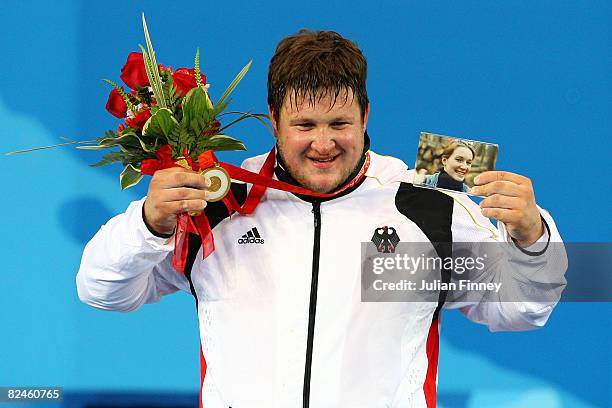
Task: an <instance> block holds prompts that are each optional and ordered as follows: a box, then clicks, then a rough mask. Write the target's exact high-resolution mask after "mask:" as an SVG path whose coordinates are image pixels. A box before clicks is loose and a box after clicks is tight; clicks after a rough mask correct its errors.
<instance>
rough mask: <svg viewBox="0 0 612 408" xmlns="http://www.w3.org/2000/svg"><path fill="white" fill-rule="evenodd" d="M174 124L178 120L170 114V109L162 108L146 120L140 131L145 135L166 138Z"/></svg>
mask: <svg viewBox="0 0 612 408" xmlns="http://www.w3.org/2000/svg"><path fill="white" fill-rule="evenodd" d="M176 126H178V122H177V120H176V119H174V117H173V116H172V112H171V111H170V109H167V108H162V109H159V110H158V111H157V112H155V114H154V115H153V116H151V117H150V118H149V120H147V122H146V123H145V125H144V127H143V128H142V133H143V135H145V136H159V137H164V138H166V139H167V138H168V136H169V135H170V134H171V133H172V131H173V130H174V128H175V127H176ZM143 148H144V146H143ZM145 150H146V149H145Z"/></svg>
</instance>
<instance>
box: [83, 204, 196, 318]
mask: <svg viewBox="0 0 612 408" xmlns="http://www.w3.org/2000/svg"><path fill="white" fill-rule="evenodd" d="M143 204H144V198H143V199H142V200H139V201H135V202H133V203H131V204H130V206H129V207H128V209H127V211H126V212H125V213H123V214H120V215H117V216H116V217H114V218H112V219H110V220H109V221H108V222H107V223H106V224H105V225H103V226H102V227H101V228H100V230H99V231H98V232H97V233H96V235H95V236H94V237H93V238H92V239H91V241H89V242H88V243H87V245H86V246H85V250H84V252H83V257H82V259H81V266H80V268H79V271H78V273H77V277H76V284H77V292H78V295H79V299H81V301H83V302H84V303H87V304H88V305H91V306H93V307H96V308H99V309H104V310H117V311H132V310H135V309H137V308H138V307H139V306H140V305H142V304H144V303H153V302H157V301H158V300H159V299H160V298H161V296H163V295H166V294H169V293H173V292H176V291H177V290H183V291H186V292H189V291H190V287H189V282H188V280H187V278H186V277H185V276H184V275H183V274H180V273H178V272H176V271H175V270H174V269H173V268H172V265H171V263H172V251H173V249H174V239H165V238H159V237H156V236H154V235H153V234H151V232H149V230H148V229H147V227H146V225H145V224H144V220H143V218H142V206H143Z"/></svg>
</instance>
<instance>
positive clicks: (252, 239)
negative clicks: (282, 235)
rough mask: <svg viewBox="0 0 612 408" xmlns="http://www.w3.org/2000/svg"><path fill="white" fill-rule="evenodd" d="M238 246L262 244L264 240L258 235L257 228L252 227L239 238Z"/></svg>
mask: <svg viewBox="0 0 612 408" xmlns="http://www.w3.org/2000/svg"><path fill="white" fill-rule="evenodd" d="M238 243H239V244H263V243H264V240H263V238H262V237H261V235H259V231H257V227H253V228H251V229H250V230H249V232H247V233H246V234H244V235H243V236H242V237H241V238H238Z"/></svg>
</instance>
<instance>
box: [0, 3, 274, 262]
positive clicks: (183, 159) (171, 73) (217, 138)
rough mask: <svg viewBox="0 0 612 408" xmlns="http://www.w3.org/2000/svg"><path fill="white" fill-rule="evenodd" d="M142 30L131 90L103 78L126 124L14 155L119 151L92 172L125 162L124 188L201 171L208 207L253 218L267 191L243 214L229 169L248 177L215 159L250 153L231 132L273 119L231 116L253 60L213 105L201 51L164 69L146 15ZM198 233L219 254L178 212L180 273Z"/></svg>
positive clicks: (127, 72) (207, 232)
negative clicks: (158, 175)
mask: <svg viewBox="0 0 612 408" xmlns="http://www.w3.org/2000/svg"><path fill="white" fill-rule="evenodd" d="M142 24H143V29H144V35H145V40H146V48H145V47H144V46H142V45H140V50H141V52H132V53H131V54H130V55H129V56H128V59H127V62H126V63H125V65H124V66H123V68H122V69H121V80H122V81H123V82H124V83H125V85H127V87H128V90H127V91H126V90H125V89H124V88H123V87H122V86H120V85H118V84H117V83H115V82H113V81H111V80H108V79H105V80H104V81H105V82H107V83H108V84H110V85H112V87H113V89H112V90H111V92H110V95H109V97H108V101H107V103H106V109H107V110H108V111H109V112H110V113H111V114H113V115H114V116H116V117H118V118H120V119H123V120H124V121H125V123H121V124H119V127H118V128H117V130H109V131H107V132H106V133H105V134H104V136H102V137H99V138H97V139H95V140H88V141H73V140H71V141H68V142H67V143H61V144H58V145H54V146H46V147H38V148H34V149H28V150H23V151H19V152H12V153H9V154H14V153H25V152H30V151H33V150H41V149H48V148H53V147H58V146H64V145H72V144H78V145H79V146H77V148H79V149H111V148H118V150H115V151H113V152H110V153H108V154H106V155H105V156H104V157H103V158H102V160H100V161H99V162H98V163H96V164H94V165H93V166H102V165H105V164H109V163H116V162H120V163H122V164H123V166H124V169H123V171H122V172H121V175H120V184H121V189H126V188H129V187H132V186H134V185H136V184H137V183H138V182H139V181H140V180H141V179H142V177H143V175H145V174H148V175H153V174H154V173H155V171H157V170H160V169H165V168H169V167H176V166H181V167H185V168H188V169H191V170H194V171H198V172H200V174H202V175H204V176H205V177H207V178H208V179H209V180H210V182H211V184H210V187H209V193H210V195H209V196H208V198H207V201H220V200H223V202H224V204H225V206H226V207H227V209H228V211H229V213H230V214H231V213H232V212H233V211H238V212H240V213H241V214H242V213H245V214H246V213H249V212H252V211H253V210H254V208H255V205H256V203H257V202H258V200H259V198H260V196H261V195H262V194H263V191H264V190H265V188H263V189H262V188H256V189H253V191H252V192H251V193H252V195H254V197H253V198H251V201H252V204H249V205H248V206H247V207H248V208H247V209H245V208H242V206H240V205H239V204H238V202H237V201H236V199H235V197H234V196H233V194H232V193H231V191H230V185H231V179H230V173H229V172H228V170H227V169H229V171H230V172H232V174H235V175H236V176H237V177H244V173H245V172H246V171H245V170H244V169H241V168H238V167H236V166H233V165H231V164H229V163H220V162H218V160H217V159H216V157H215V155H214V152H217V151H223V150H245V149H246V148H245V146H244V143H242V142H241V141H239V140H237V139H234V138H232V137H230V136H228V135H226V134H225V130H226V129H227V128H229V127H230V126H232V125H234V124H236V123H238V122H240V121H242V120H244V119H247V118H254V119H257V120H259V121H260V122H262V123H263V124H264V125H267V122H266V119H269V118H268V116H267V115H264V114H255V113H245V112H226V109H227V107H228V105H229V103H230V101H231V99H230V95H231V94H232V92H233V91H234V89H235V88H236V86H237V85H238V83H239V82H240V81H241V80H242V78H243V77H244V75H245V74H246V73H247V71H248V70H249V68H250V66H251V62H249V63H248V64H247V65H246V66H245V67H244V68H242V70H241V71H240V72H239V73H238V75H236V77H235V78H234V80H233V81H232V82H231V83H230V84H229V86H228V87H227V89H226V90H225V92H223V94H222V95H221V97H219V99H218V100H217V101H216V103H213V102H212V100H211V99H210V97H209V95H208V88H209V84H207V83H206V76H205V75H204V74H203V73H202V72H201V71H200V51H199V49H197V50H196V55H195V63H194V67H193V68H179V69H177V70H172V69H171V68H170V67H166V66H163V65H161V64H158V63H157V60H156V57H155V51H154V50H153V44H152V43H151V38H150V36H149V30H148V28H147V22H146V20H145V16H144V13H143V15H142ZM227 114H235V115H239V116H238V117H236V118H234V119H233V120H232V121H231V122H229V123H227V124H226V125H222V123H221V120H220V118H221V117H222V116H223V115H227ZM270 157H272V158H273V157H274V155H271V156H270ZM246 173H248V172H246ZM268 178H271V177H268ZM266 180H267V179H266ZM226 195H227V197H226ZM192 233H193V234H196V235H199V236H200V238H201V241H202V243H201V244H202V249H203V251H202V256H203V257H206V256H208V255H209V254H210V253H212V251H214V241H213V236H212V231H211V228H210V225H209V223H208V219H207V218H206V215H205V214H203V213H202V212H198V213H194V214H187V213H182V214H179V215H178V217H177V228H176V233H175V249H174V257H173V261H172V264H173V265H174V267H175V269H176V270H177V271H179V272H182V271H183V270H184V268H185V264H186V256H187V251H188V248H189V235H190V234H192Z"/></svg>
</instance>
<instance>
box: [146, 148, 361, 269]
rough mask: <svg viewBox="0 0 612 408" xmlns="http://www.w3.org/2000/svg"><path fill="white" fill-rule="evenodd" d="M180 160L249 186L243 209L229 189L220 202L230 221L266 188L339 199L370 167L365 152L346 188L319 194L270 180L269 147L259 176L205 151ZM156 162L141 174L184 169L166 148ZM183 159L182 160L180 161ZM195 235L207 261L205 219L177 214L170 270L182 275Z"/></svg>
mask: <svg viewBox="0 0 612 408" xmlns="http://www.w3.org/2000/svg"><path fill="white" fill-rule="evenodd" d="M184 154H185V155H184V160H185V161H186V162H187V164H188V165H189V167H190V168H191V169H193V170H194V171H200V170H204V169H207V168H210V167H213V166H220V167H223V168H224V169H225V170H226V171H227V172H228V174H229V175H230V177H231V178H232V179H234V180H238V181H242V182H245V183H250V184H252V187H251V190H250V191H249V194H248V195H247V198H246V200H245V202H244V204H243V205H240V204H238V200H236V197H235V196H234V194H233V193H232V190H231V189H230V190H229V192H228V194H227V195H226V196H225V197H224V198H223V203H224V204H225V207H226V208H227V211H228V214H229V216H230V217H231V215H232V214H233V212H234V211H235V212H237V213H238V214H240V215H249V214H252V213H253V212H254V211H255V209H256V208H257V205H258V204H259V202H260V201H261V198H262V197H263V195H264V193H265V192H266V189H267V188H273V189H275V190H281V191H286V192H289V193H294V194H301V195H305V196H309V197H318V198H331V197H335V196H338V195H340V194H341V193H343V192H345V191H346V190H348V189H350V188H352V187H354V186H355V185H357V184H358V183H360V182H361V180H363V178H364V177H365V173H366V171H367V170H368V167H369V166H370V154H369V152H366V154H365V160H364V162H363V165H362V166H361V169H360V170H359V172H358V173H357V175H356V176H355V177H354V178H353V179H352V180H351V181H350V182H348V183H347V184H346V185H344V186H343V187H342V188H340V189H339V190H337V191H334V192H333V193H319V192H316V191H312V190H309V189H307V188H304V187H299V186H295V185H293V184H289V183H285V182H283V181H279V180H274V179H273V178H272V177H273V175H274V165H275V163H276V147H273V148H272V150H271V151H270V153H268V156H267V157H266V160H265V162H264V164H263V166H262V167H261V169H260V170H259V173H254V172H252V171H249V170H245V169H243V168H242V167H238V166H234V165H233V164H230V163H224V162H219V161H218V160H217V157H216V156H215V154H214V153H213V152H212V151H210V150H208V151H205V152H204V153H202V154H200V155H199V156H198V161H197V162H193V161H192V160H191V158H190V157H189V155H188V154H187V152H184ZM156 156H157V157H158V158H157V159H148V160H143V161H142V164H141V173H142V174H149V175H153V173H155V171H157V170H161V169H165V168H169V167H186V166H184V165H181V164H179V163H177V162H179V160H177V161H173V160H172V149H171V147H170V146H168V145H166V146H163V147H161V148H160V149H159V150H158V151H157V152H156ZM181 159H183V158H181ZM190 234H195V235H199V236H200V238H201V240H202V258H206V257H208V256H209V255H210V254H211V253H213V251H214V250H215V243H214V237H213V233H212V229H211V228H210V224H209V222H208V218H207V217H206V215H205V214H204V212H202V213H200V214H198V215H195V216H193V217H192V216H190V215H189V214H187V213H181V214H179V215H178V216H177V224H176V232H175V236H174V255H173V258H172V266H173V267H174V269H176V270H177V271H178V272H181V273H183V272H184V271H185V266H186V264H187V254H188V252H189V235H190Z"/></svg>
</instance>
